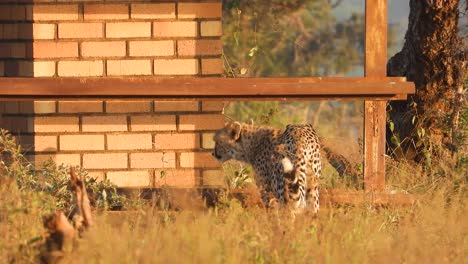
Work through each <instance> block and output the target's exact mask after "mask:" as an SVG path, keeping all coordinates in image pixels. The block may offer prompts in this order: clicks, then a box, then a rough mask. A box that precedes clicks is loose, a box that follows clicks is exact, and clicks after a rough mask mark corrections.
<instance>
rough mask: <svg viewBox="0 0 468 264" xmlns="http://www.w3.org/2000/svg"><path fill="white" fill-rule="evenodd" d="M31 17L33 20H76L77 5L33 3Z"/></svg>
mask: <svg viewBox="0 0 468 264" xmlns="http://www.w3.org/2000/svg"><path fill="white" fill-rule="evenodd" d="M32 18H33V20H35V21H57V20H78V5H76V4H73V5H34V6H33V7H32Z"/></svg>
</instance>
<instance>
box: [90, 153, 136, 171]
mask: <svg viewBox="0 0 468 264" xmlns="http://www.w3.org/2000/svg"><path fill="white" fill-rule="evenodd" d="M127 163H128V159H127V154H126V153H99V154H84V155H83V168H85V169H124V168H127Z"/></svg>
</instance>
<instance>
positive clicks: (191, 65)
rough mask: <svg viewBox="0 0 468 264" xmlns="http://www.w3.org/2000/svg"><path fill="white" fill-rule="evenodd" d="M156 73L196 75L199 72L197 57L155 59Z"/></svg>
mask: <svg viewBox="0 0 468 264" xmlns="http://www.w3.org/2000/svg"><path fill="white" fill-rule="evenodd" d="M154 74H155V75H195V74H198V60H197V59H175V60H165V59H156V60H154Z"/></svg>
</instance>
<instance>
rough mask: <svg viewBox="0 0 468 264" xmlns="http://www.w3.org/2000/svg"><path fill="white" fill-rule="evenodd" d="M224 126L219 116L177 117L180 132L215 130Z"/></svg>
mask: <svg viewBox="0 0 468 264" xmlns="http://www.w3.org/2000/svg"><path fill="white" fill-rule="evenodd" d="M223 126H224V117H223V115H221V114H219V115H218V114H207V115H181V116H180V117H179V129H180V130H215V129H219V128H221V127H223Z"/></svg>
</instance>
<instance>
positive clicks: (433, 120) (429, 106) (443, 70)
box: [387, 0, 466, 161]
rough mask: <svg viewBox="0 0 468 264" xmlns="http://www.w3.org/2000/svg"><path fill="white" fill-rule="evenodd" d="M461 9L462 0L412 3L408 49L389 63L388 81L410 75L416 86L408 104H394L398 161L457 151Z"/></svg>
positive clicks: (393, 150)
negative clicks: (393, 77) (459, 17)
mask: <svg viewBox="0 0 468 264" xmlns="http://www.w3.org/2000/svg"><path fill="white" fill-rule="evenodd" d="M458 6H459V0H411V1H410V14H409V23H408V30H407V32H406V36H405V44H404V46H403V49H402V50H401V51H400V52H399V53H397V54H396V55H395V56H393V57H392V58H391V59H390V61H389V62H388V64H387V75H388V76H405V77H406V78H407V80H408V81H412V82H414V83H415V86H416V93H415V94H414V95H412V96H409V99H408V100H407V101H393V102H391V103H390V119H391V122H392V123H393V124H391V125H390V126H389V127H390V128H392V129H390V131H388V133H387V142H388V143H389V146H390V147H391V148H389V149H390V151H391V153H392V154H394V155H396V156H403V157H405V158H407V159H413V160H416V161H420V160H421V159H424V158H425V159H426V160H427V158H428V156H427V155H428V154H429V153H428V152H430V154H429V155H432V154H434V151H435V150H436V149H438V150H448V149H450V150H454V149H455V148H456V146H457V142H456V138H457V135H456V134H457V133H458V131H457V130H458V127H457V126H458V116H459V113H458V112H459V111H460V106H461V105H462V104H463V103H464V100H463V89H462V87H463V74H464V68H463V67H464V65H463V64H464V61H465V56H466V51H465V50H464V46H463V43H462V41H461V38H460V37H459V35H458V32H459V28H458V16H459V9H458ZM392 137H393V139H392ZM438 146H443V147H442V148H438Z"/></svg>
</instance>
